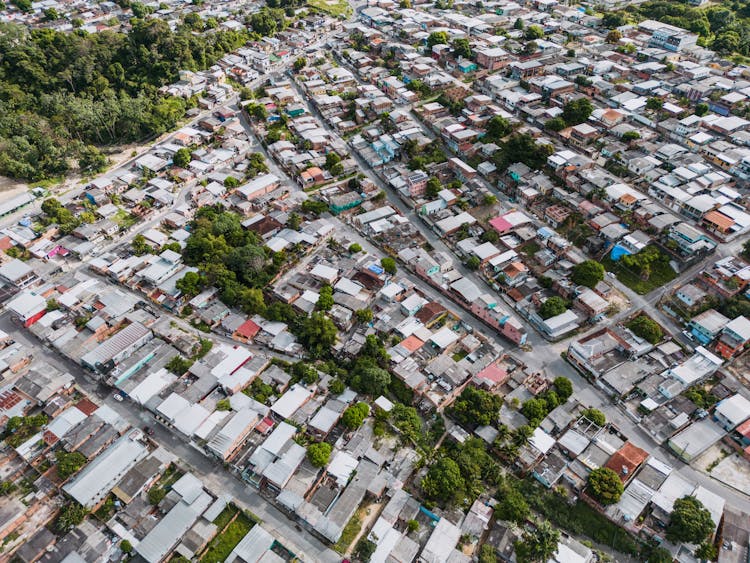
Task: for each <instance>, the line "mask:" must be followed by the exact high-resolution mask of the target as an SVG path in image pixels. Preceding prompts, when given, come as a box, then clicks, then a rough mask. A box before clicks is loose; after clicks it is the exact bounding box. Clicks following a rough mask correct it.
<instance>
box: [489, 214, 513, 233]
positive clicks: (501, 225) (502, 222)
mask: <svg viewBox="0 0 750 563" xmlns="http://www.w3.org/2000/svg"><path fill="white" fill-rule="evenodd" d="M490 226H492V228H493V229H495V230H496V231H497V232H498V233H504V232H505V231H508V230H510V229H512V228H513V225H512V224H511V223H510V221H508V220H507V219H505V217H495V218H494V219H492V220H491V221H490Z"/></svg>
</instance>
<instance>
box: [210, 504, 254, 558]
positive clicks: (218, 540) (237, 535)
mask: <svg viewBox="0 0 750 563" xmlns="http://www.w3.org/2000/svg"><path fill="white" fill-rule="evenodd" d="M235 515H236V516H237V517H236V518H234V517H235ZM232 518H234V520H232ZM230 521H231V522H230ZM214 524H216V526H217V527H218V528H219V529H220V530H221V531H220V532H219V533H218V534H216V537H215V538H214V539H212V540H211V542H210V543H209V544H208V547H207V548H206V551H204V552H203V555H202V556H201V561H202V562H204V563H220V562H221V561H224V560H225V559H226V558H227V557H229V554H230V553H232V550H233V549H234V548H235V547H236V545H237V544H238V543H240V540H241V539H242V538H244V537H245V535H247V533H248V532H249V531H250V529H251V528H252V527H253V526H254V525H255V522H253V520H251V519H250V517H249V516H247V515H246V514H245V513H244V512H241V511H240V509H239V508H237V507H236V506H234V505H231V504H230V505H227V507H226V508H225V509H224V510H223V511H222V512H221V514H219V516H217V517H216V520H214Z"/></svg>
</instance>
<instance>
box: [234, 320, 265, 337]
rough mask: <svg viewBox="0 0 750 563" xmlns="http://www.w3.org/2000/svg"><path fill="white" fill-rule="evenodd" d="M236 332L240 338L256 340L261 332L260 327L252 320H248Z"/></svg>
mask: <svg viewBox="0 0 750 563" xmlns="http://www.w3.org/2000/svg"><path fill="white" fill-rule="evenodd" d="M234 332H235V334H239V335H240V336H244V337H245V338H255V335H256V334H258V333H259V332H260V326H258V324H257V323H254V322H253V321H252V320H250V319H247V320H246V321H245V322H244V323H242V324H241V325H240V326H239V327H238V328H237V330H236V331H234Z"/></svg>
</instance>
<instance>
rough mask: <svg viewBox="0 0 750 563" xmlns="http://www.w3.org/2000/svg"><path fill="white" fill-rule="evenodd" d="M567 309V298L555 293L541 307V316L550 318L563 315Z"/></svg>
mask: <svg viewBox="0 0 750 563" xmlns="http://www.w3.org/2000/svg"><path fill="white" fill-rule="evenodd" d="M567 310H568V306H567V304H566V303H565V300H564V299H563V298H562V297H558V296H557V295H553V296H552V297H548V298H547V300H546V301H545V302H544V303H542V305H541V306H540V307H539V316H540V317H542V318H543V319H550V318H552V317H556V316H557V315H562V314H563V313H564V312H565V311H567Z"/></svg>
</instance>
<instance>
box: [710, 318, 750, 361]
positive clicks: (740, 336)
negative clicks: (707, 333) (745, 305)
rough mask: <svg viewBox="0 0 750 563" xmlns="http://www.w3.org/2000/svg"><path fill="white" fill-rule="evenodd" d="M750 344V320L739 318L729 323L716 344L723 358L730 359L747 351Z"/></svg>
mask: <svg viewBox="0 0 750 563" xmlns="http://www.w3.org/2000/svg"><path fill="white" fill-rule="evenodd" d="M748 342H750V320H748V319H747V318H746V317H743V316H739V317H737V318H736V319H733V320H731V321H729V322H728V323H727V324H726V325H725V326H724V328H723V329H722V331H721V335H720V336H719V340H718V341H717V342H716V351H717V352H718V353H719V355H720V356H721V357H722V358H725V359H729V358H731V357H732V356H734V355H735V354H738V353H740V352H741V351H742V350H744V349H745V346H747V344H748Z"/></svg>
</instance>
